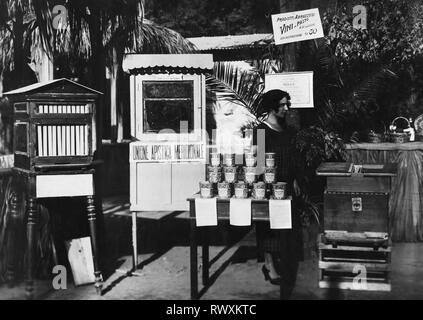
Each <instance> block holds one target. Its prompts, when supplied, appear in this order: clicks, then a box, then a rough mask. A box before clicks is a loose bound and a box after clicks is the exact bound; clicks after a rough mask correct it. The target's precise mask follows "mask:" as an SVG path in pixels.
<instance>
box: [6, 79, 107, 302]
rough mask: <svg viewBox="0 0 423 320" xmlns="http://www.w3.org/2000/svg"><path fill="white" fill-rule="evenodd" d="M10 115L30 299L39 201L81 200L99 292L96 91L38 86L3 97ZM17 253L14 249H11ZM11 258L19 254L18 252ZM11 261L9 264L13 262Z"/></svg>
mask: <svg viewBox="0 0 423 320" xmlns="http://www.w3.org/2000/svg"><path fill="white" fill-rule="evenodd" d="M4 95H5V96H6V97H7V98H8V99H9V101H10V103H11V104H12V106H13V112H14V127H13V135H14V167H13V180H14V190H15V191H14V193H15V196H14V197H12V199H13V200H12V203H11V209H10V212H11V213H16V212H17V208H16V206H17V203H18V202H19V201H18V198H19V197H25V199H26V208H27V216H26V221H27V250H28V251H27V287H26V291H27V292H26V294H27V297H28V298H32V296H33V289H34V288H33V282H34V269H35V266H36V259H37V255H36V252H37V248H36V247H37V246H36V241H37V238H36V230H37V227H36V224H37V222H38V219H39V212H38V211H39V210H38V204H37V200H38V199H45V198H57V197H60V198H62V197H85V198H86V210H87V218H88V221H89V227H90V233H91V245H92V253H93V263H94V271H95V272H94V273H95V287H96V289H97V291H98V292H101V286H102V276H101V272H100V270H99V267H98V263H97V260H98V257H97V237H96V212H95V187H94V174H95V161H94V155H95V152H96V150H97V146H98V145H97V142H98V140H99V137H98V135H97V133H96V132H97V130H96V106H97V103H98V98H99V96H100V95H101V93H100V92H98V91H96V90H93V89H90V88H88V87H85V86H83V85H81V84H78V83H76V82H73V81H71V80H68V79H56V80H52V81H48V82H42V83H36V84H33V85H30V86H26V87H23V88H19V89H16V90H13V91H10V92H6V93H5V94H4ZM10 218H11V223H10V226H11V229H10V230H9V231H8V232H9V234H11V235H13V234H16V233H17V232H15V230H14V228H17V227H19V226H18V220H19V216H18V215H16V214H11V215H10ZM15 251H16V250H15ZM11 254H13V255H17V254H19V253H18V252H12V253H11ZM14 260H15V259H13V257H11V258H10V261H14Z"/></svg>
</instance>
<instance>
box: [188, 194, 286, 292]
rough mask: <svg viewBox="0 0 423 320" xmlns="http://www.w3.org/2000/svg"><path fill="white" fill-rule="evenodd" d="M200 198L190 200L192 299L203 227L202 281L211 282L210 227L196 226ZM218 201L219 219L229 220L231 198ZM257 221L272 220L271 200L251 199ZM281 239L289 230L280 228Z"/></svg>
mask: <svg viewBox="0 0 423 320" xmlns="http://www.w3.org/2000/svg"><path fill="white" fill-rule="evenodd" d="M197 198H200V195H198V194H195V195H194V196H192V197H191V198H188V199H187V200H188V201H189V208H190V211H189V217H190V260H191V263H190V277H191V299H192V300H196V299H198V298H199V296H198V261H197V258H198V256H197V235H196V233H197V231H198V230H199V229H201V231H202V232H203V235H205V236H204V238H203V239H204V242H203V244H202V266H203V269H202V272H203V274H202V282H203V285H204V286H207V285H208V283H209V279H210V278H209V267H210V265H209V243H208V237H207V231H208V228H210V227H197V226H196V212H195V199H197ZM216 202H217V219H218V223H219V221H226V220H229V206H230V200H229V199H219V198H218V199H216ZM257 221H270V219H269V200H254V199H252V200H251V222H252V223H253V222H257ZM279 231H280V234H281V240H282V235H283V233H284V232H287V231H289V230H287V229H280V230H279ZM204 233H205V234H204ZM283 248H284V242H282V241H281V250H283ZM280 265H281V274H283V265H284V264H283V263H281V264H280ZM283 290H284V288H283V285H282V281H281V284H280V298H281V299H282V297H283Z"/></svg>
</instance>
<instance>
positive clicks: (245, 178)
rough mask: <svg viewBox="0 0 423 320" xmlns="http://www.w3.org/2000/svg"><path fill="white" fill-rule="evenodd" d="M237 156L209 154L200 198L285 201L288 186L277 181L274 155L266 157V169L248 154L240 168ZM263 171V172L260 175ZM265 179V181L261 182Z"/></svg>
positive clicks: (201, 184)
mask: <svg viewBox="0 0 423 320" xmlns="http://www.w3.org/2000/svg"><path fill="white" fill-rule="evenodd" d="M235 159H236V157H235V155H234V154H223V155H222V154H220V153H211V154H210V165H209V166H208V175H207V176H208V181H204V182H200V195H201V197H203V198H211V197H213V196H215V195H217V196H218V197H219V198H221V199H229V198H231V197H232V196H233V197H235V198H238V199H246V198H249V197H251V198H253V199H256V200H264V199H268V198H272V199H284V198H285V196H286V183H285V182H276V166H275V153H266V154H265V166H264V168H263V167H258V166H257V157H256V155H255V154H254V153H245V155H244V157H243V161H241V162H243V164H244V165H243V166H242V165H239V166H237V165H236V163H235ZM260 170H261V172H260ZM258 177H262V180H263V181H258V180H259V179H258Z"/></svg>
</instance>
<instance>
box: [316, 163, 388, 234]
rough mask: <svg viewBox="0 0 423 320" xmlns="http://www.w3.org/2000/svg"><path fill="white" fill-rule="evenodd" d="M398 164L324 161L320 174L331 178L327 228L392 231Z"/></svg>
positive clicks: (327, 206)
mask: <svg viewBox="0 0 423 320" xmlns="http://www.w3.org/2000/svg"><path fill="white" fill-rule="evenodd" d="M395 173H396V165H395V164H364V165H360V166H355V165H353V164H352V163H330V162H328V163H323V164H322V165H321V166H320V167H319V168H318V169H317V175H320V176H325V177H326V179H327V184H326V191H325V193H324V230H325V231H327V230H329V231H341V232H344V231H346V232H349V233H367V234H388V233H389V221H388V218H389V216H388V213H389V192H390V189H391V178H392V177H393V176H395Z"/></svg>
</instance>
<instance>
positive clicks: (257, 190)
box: [253, 181, 266, 200]
mask: <svg viewBox="0 0 423 320" xmlns="http://www.w3.org/2000/svg"><path fill="white" fill-rule="evenodd" d="M253 197H254V199H257V200H263V199H265V198H266V184H265V183H264V182H261V181H260V182H256V183H254V184H253Z"/></svg>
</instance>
